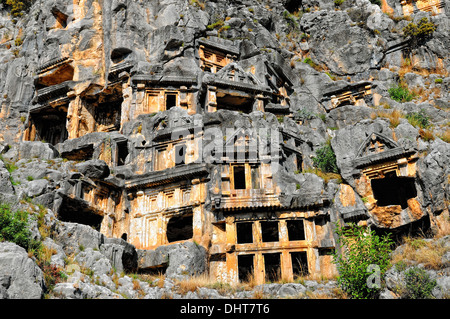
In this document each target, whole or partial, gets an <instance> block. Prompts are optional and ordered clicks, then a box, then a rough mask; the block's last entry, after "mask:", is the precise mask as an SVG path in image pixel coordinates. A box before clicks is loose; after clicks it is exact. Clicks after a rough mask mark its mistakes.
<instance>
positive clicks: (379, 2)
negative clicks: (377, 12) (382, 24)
mask: <svg viewBox="0 0 450 319" xmlns="http://www.w3.org/2000/svg"><path fill="white" fill-rule="evenodd" d="M370 3H372V4H376V5H378V6H379V7H381V4H382V3H381V0H370Z"/></svg>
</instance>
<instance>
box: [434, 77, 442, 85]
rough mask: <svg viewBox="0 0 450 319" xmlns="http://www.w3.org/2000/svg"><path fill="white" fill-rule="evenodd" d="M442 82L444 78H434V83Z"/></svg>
mask: <svg viewBox="0 0 450 319" xmlns="http://www.w3.org/2000/svg"><path fill="white" fill-rule="evenodd" d="M442 82H443V80H442V79H441V78H437V79H435V80H434V83H436V84H440V83H442Z"/></svg>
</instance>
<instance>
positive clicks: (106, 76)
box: [0, 0, 450, 298]
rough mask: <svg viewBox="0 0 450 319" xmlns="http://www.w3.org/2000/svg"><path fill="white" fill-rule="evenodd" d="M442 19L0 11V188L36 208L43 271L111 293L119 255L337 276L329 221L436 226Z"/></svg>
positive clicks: (68, 289)
mask: <svg viewBox="0 0 450 319" xmlns="http://www.w3.org/2000/svg"><path fill="white" fill-rule="evenodd" d="M449 17H450V3H449V2H448V1H446V0H442V1H428V2H427V1H421V2H413V3H412V4H409V3H408V4H404V3H402V2H401V1H396V0H383V1H380V2H379V3H378V4H377V1H369V0H345V1H342V2H341V1H331V0H319V1H309V0H304V1H290V0H279V1H262V2H261V1H253V0H248V1H246V0H244V1H221V0H217V1H205V2H204V1H200V0H198V1H197V0H189V1H188V0H186V1H169V0H167V1H166V0H160V1H131V0H120V1H119V0H107V1H106V0H104V1H90V0H87V1H78V0H76V1H66V0H39V1H33V2H32V3H31V4H30V6H29V7H28V8H26V9H24V14H23V15H22V16H18V17H14V16H13V15H11V11H10V8H9V7H8V6H6V5H5V4H0V62H1V63H0V65H1V66H0V80H1V81H0V105H1V112H0V118H1V120H0V121H1V122H0V125H1V126H0V153H1V154H2V159H3V161H0V181H1V183H0V200H1V201H3V202H10V203H12V204H13V205H25V206H26V205H27V204H25V203H28V202H31V201H32V202H33V203H34V204H39V205H43V206H45V207H46V208H47V209H48V214H49V215H48V216H52V218H50V217H48V218H47V219H46V222H47V223H49V225H48V226H49V227H50V228H51V229H52V230H53V231H52V233H51V234H52V235H51V236H50V237H48V240H51V241H52V242H53V241H54V242H53V243H52V244H51V245H56V246H53V247H56V248H54V249H56V251H58V254H60V255H61V256H62V257H61V256H60V257H61V258H59V259H58V258H55V260H56V259H58V261H55V265H56V264H57V265H58V266H59V267H66V266H67V262H66V261H64V256H69V255H73V256H76V257H75V258H77V259H78V261H79V262H80V263H84V264H85V265H89V267H90V268H93V269H94V271H95V272H96V273H98V275H101V276H104V278H103V279H104V280H105V282H108V285H111V286H113V283H112V282H111V278H110V277H108V276H107V274H109V273H110V270H111V268H112V267H116V268H117V267H119V268H121V269H123V270H126V271H146V272H150V271H151V272H154V271H163V272H165V273H166V276H167V277H168V278H169V277H170V278H178V279H179V278H183V277H185V276H187V275H189V276H192V275H195V274H198V273H204V272H207V273H209V274H210V275H211V277H212V278H215V279H216V280H221V281H225V282H238V281H242V280H243V279H245V278H246V276H248V273H249V272H251V271H250V269H252V268H254V269H256V270H258V271H255V273H258V274H260V275H256V278H255V280H256V282H257V283H260V284H262V283H263V282H264V281H266V280H273V279H275V277H277V278H284V279H287V280H293V279H294V278H295V277H296V276H300V275H306V274H310V275H314V276H320V275H322V276H323V275H325V276H330V277H332V276H334V275H336V270H335V268H334V267H333V264H332V262H331V256H330V251H333V250H334V249H335V248H336V235H335V233H334V231H333V230H334V227H336V225H337V224H339V225H348V224H350V223H357V224H359V225H363V226H367V227H370V228H374V229H376V230H377V231H380V232H389V233H393V234H395V235H398V236H399V237H400V236H402V235H404V234H406V233H407V232H408V231H411V230H418V229H420V230H422V231H423V232H430V233H431V234H434V235H436V234H439V233H442V232H445V229H446V227H448V226H447V225H448V220H449V200H450V187H449V176H450V172H449V168H448V165H447V164H448V163H449V161H450V145H449V142H450V141H449V133H450V132H449V117H448V107H449V86H450V77H449V76H448V74H449V71H450V60H449V56H448V48H449V47H450V43H449V39H450V37H449V27H448V26H449V21H450V20H449ZM414 27H415V29H414ZM408 28H410V29H412V30H413V31H414V32H412V33H410V34H408V33H407V29H408ZM430 30H431V31H430ZM24 202H25V203H24ZM55 220H56V221H55ZM83 224H84V225H83ZM86 225H88V226H91V227H92V228H94V229H95V231H94V232H95V233H93V234H91V235H92V236H87V235H86V236H87V238H90V239H92V240H88V239H86V240H88V241H87V242H86V243H83V244H80V242H78V241H77V242H76V243H75V244H73V243H68V241H72V240H74V239H73V238H72V237H71V236H68V237H70V238H66V235H65V234H66V233H67V232H69V233H70V234H74V233H75V234H77V231H78V230H79V227H81V228H82V227H83V226H86ZM69 228H70V229H72V228H73V229H72V230H69ZM80 232H81V231H80ZM38 233H39V232H36V237H39V234H38ZM246 233H250V237H251V238H250V239H249V238H248V236H247V237H246V236H245V234H246ZM83 234H85V230H83ZM83 236H85V235H83ZM244 237H245V238H244ZM80 240H81V238H80ZM92 243H94V244H92ZM49 245H50V244H49ZM51 245H50V246H51ZM80 245H81V246H82V247H83V248H89V249H90V250H85V249H83V250H81V251H80V249H79V247H80ZM11 247H12V246H5V249H6V250H5V253H6V252H7V251H8V252H9V251H11V253H15V254H17V255H20V256H22V255H23V253H22V251H19V249H18V248H17V249H16V247H13V248H14V249H13V248H11ZM261 247H263V248H264V249H265V250H264V249H261ZM13 250H14V251H13ZM97 250H98V251H97ZM55 255H57V254H55ZM121 256H122V257H123V258H122V257H121ZM247 257H248V258H247ZM21 258H22V257H21ZM24 258H25V257H24ZM169 261H170V262H169ZM274 269H275V271H274ZM276 269H280V270H279V271H278V270H276ZM305 269H306V272H305ZM272 273H274V274H275V275H274V274H272ZM8 276H9V277H8V278H10V279H8V285H6V284H5V285H4V286H5V287H6V286H8V287H10V286H11V285H12V284H10V283H9V280H13V279H14V278H13V277H14V276H13V277H11V276H12V275H8ZM34 276H37V277H36V278H39V280H40V278H41V277H40V274H39V273H37V275H36V273H35V274H34ZM258 276H259V277H258ZM274 276H275V277H274ZM5 278H6V277H5ZM11 278H13V279H11ZM33 278H34V277H33ZM5 280H6V279H5ZM74 280H75V279H74ZM75 281H77V280H75ZM77 282H79V281H77ZM72 284H74V283H72ZM128 284H129V283H128ZM124 285H125V283H124ZM11 287H13V285H12V286H11ZM30 287H31V286H30ZM302 287H303V286H302ZM88 288H89V289H88ZM88 288H86V289H85V290H83V293H84V294H85V296H89V297H100V298H101V297H105V298H109V297H117V296H116V295H115V294H114V293H112V292H111V291H114V289H112V290H108V291H104V290H103V289H102V288H95V287H94V288H93V287H88ZM278 288H280V287H278ZM278 288H277V289H278ZM288 288H289V287H287V288H285V290H286V289H288ZM291 288H292V289H294V290H296V289H297V290H298V289H300V288H299V287H297V286H296V287H291ZM303 288H305V287H303ZM303 288H301V289H303ZM30 289H31V290H33V291H32V292H33V297H34V296H38V295H39V294H36V293H35V287H31V288H30ZM267 289H269V288H267ZM31 290H30V291H31ZM56 290H57V291H58V293H59V294H61V295H63V296H66V297H67V296H72V294H73V296H72V297H74V296H78V297H80V296H81V295H80V293H81V292H80V291H79V290H76V289H75V288H74V287H73V285H72V286H71V285H70V283H65V284H61V286H59V287H58V289H56ZM269 290H270V289H269ZM288 290H289V289H288ZM297 290H296V291H297ZM77 291H78V292H77ZM86 291H90V292H86ZM0 292H2V290H0ZM14 293H15V292H14ZM14 293H13V292H8V293H6V292H5V293H3V295H4V296H6V297H8V296H9V297H11V296H14ZM77 294H78V295H77ZM149 294H150V292H149V293H148V294H147V295H149ZM150 295H151V296H159V297H161V296H160V295H158V294H156V295H155V294H153V295H152V294H150ZM39 296H40V295H39ZM130 296H131V295H130ZM131 297H137V295H136V296H135V295H133V294H132V296H131ZM241 297H242V296H241Z"/></svg>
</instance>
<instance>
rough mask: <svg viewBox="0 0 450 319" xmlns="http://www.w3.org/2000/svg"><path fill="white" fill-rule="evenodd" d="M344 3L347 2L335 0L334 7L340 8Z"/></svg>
mask: <svg viewBox="0 0 450 319" xmlns="http://www.w3.org/2000/svg"><path fill="white" fill-rule="evenodd" d="M344 1H345V0H334V5H335V6H336V7H339V6H340V5H341V4H343V3H344Z"/></svg>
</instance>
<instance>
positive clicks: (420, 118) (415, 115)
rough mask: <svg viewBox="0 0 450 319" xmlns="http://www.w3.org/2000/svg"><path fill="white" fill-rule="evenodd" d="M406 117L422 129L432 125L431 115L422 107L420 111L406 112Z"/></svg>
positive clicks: (413, 124)
mask: <svg viewBox="0 0 450 319" xmlns="http://www.w3.org/2000/svg"><path fill="white" fill-rule="evenodd" d="M406 119H407V120H408V122H409V123H410V124H411V125H412V126H415V127H419V128H422V129H424V128H427V127H429V126H430V125H431V123H430V117H429V116H428V115H427V113H426V112H425V110H424V109H421V110H420V111H419V112H412V113H409V114H406Z"/></svg>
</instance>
